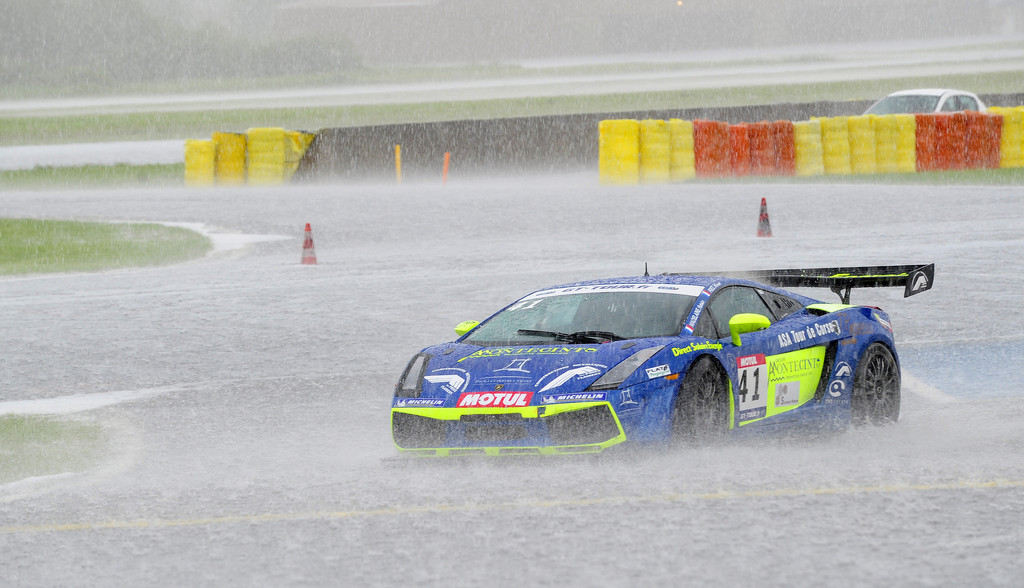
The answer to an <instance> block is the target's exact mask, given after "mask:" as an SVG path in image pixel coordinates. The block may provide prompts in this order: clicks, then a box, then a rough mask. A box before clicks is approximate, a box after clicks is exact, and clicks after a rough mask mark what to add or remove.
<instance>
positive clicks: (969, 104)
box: [959, 96, 978, 110]
mask: <svg viewBox="0 0 1024 588" xmlns="http://www.w3.org/2000/svg"><path fill="white" fill-rule="evenodd" d="M959 110H978V101H977V100H975V99H974V98H971V97H970V96H960V108H959Z"/></svg>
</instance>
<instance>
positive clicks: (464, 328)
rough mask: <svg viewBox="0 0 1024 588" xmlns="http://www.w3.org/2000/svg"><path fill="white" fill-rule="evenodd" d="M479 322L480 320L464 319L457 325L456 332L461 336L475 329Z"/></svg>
mask: <svg viewBox="0 0 1024 588" xmlns="http://www.w3.org/2000/svg"><path fill="white" fill-rule="evenodd" d="M479 324H480V321H462V322H461V323H459V324H457V325H455V334H456V335H458V336H459V337H461V336H463V335H465V334H466V333H468V332H470V331H472V330H473V329H475V328H476V326H477V325H479Z"/></svg>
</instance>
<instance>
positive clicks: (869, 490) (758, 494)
mask: <svg viewBox="0 0 1024 588" xmlns="http://www.w3.org/2000/svg"><path fill="white" fill-rule="evenodd" d="M1021 487H1024V480H994V481H988V482H951V483H944V484H888V485H879V486H848V487H839V488H804V489H801V488H782V489H778V490H746V491H742V492H730V491H727V490H723V491H719V492H707V493H688V494H677V493H669V494H658V495H654V496H608V497H603V498H580V499H572V500H538V501H532V502H521V503H512V504H507V503H502V504H461V505H452V504H436V505H428V506H396V507H390V508H379V509H367V510H344V511H334V512H305V513H301V512H299V513H264V514H256V515H231V516H222V517H208V518H200V519H176V520H175V519H170V520H168V519H155V520H144V519H141V520H134V521H106V522H99V523H66V524H48V525H23V526H8V527H0V534H17V533H47V532H54V531H96V530H102V529H157V528H168V527H197V526H208V525H230V524H240V523H249V524H251V523H270V522H278V521H306V520H331V519H345V518H352V517H379V516H396V515H399V516H400V515H412V514H432V513H433V514H437V513H449V512H451V513H459V512H472V511H492V510H512V509H531V508H567V507H588V506H603V505H609V504H621V503H628V502H648V503H654V502H683V501H708V500H731V499H737V498H772V497H779V496H828V495H841V494H876V493H889V492H932V491H946V490H987V489H997V488H1021Z"/></svg>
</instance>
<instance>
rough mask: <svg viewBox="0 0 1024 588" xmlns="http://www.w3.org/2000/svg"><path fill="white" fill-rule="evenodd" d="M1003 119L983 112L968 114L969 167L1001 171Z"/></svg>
mask: <svg viewBox="0 0 1024 588" xmlns="http://www.w3.org/2000/svg"><path fill="white" fill-rule="evenodd" d="M1002 135H1003V117H1001V116H999V115H998V114H985V113H981V112H968V113H967V165H968V167H971V168H972V169H999V145H1000V142H1001V140H1002Z"/></svg>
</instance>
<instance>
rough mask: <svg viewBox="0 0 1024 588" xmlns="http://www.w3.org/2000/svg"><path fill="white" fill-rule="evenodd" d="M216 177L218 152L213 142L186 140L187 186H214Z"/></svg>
mask: <svg viewBox="0 0 1024 588" xmlns="http://www.w3.org/2000/svg"><path fill="white" fill-rule="evenodd" d="M216 177H217V176H216V150H215V147H214V145H213V141H210V140H202V139H187V140H185V185H186V186H190V187H206V186H212V185H213V183H214V181H215V179H216Z"/></svg>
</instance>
